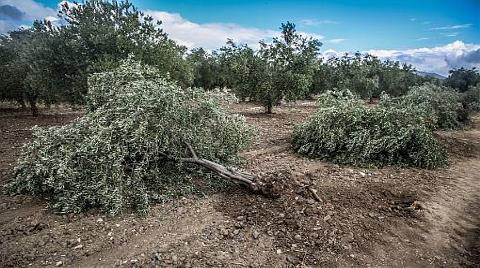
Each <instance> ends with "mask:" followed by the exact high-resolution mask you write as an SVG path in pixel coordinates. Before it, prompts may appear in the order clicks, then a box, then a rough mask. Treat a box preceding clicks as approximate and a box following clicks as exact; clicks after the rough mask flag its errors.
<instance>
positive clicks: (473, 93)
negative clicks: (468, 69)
mask: <svg viewBox="0 0 480 268" xmlns="http://www.w3.org/2000/svg"><path fill="white" fill-rule="evenodd" d="M463 104H464V106H465V108H467V109H468V110H469V111H473V112H480V84H477V85H476V86H475V87H470V89H468V90H467V91H465V93H463Z"/></svg>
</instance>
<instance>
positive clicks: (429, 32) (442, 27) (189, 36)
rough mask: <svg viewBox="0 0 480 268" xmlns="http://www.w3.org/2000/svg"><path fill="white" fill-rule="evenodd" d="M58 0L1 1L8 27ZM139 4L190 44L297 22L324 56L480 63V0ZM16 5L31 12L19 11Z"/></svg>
mask: <svg viewBox="0 0 480 268" xmlns="http://www.w3.org/2000/svg"><path fill="white" fill-rule="evenodd" d="M58 2H59V1H57V0H0V32H2V31H5V30H7V29H10V28H12V27H16V26H18V25H28V24H29V23H30V21H31V20H32V19H33V18H42V17H47V16H52V15H53V16H54V13H55V9H56V8H57V5H58ZM80 2H81V1H80ZM132 2H133V3H134V4H135V5H136V6H137V7H139V8H140V9H141V10H144V11H145V12H147V13H149V14H151V15H152V16H153V17H155V18H157V19H160V20H162V21H163V22H164V28H165V30H166V31H167V32H168V33H169V34H170V36H171V38H173V39H175V40H176V41H178V42H179V43H182V44H184V45H186V46H187V47H197V46H202V47H206V48H208V49H211V50H212V49H215V48H218V47H220V46H222V45H223V44H224V42H225V41H226V38H233V39H234V40H236V41H238V42H243V43H248V44H250V45H252V46H255V44H256V43H257V41H258V40H259V39H267V40H268V39H269V38H270V37H271V36H273V35H275V34H276V33H275V32H276V31H277V30H278V27H279V25H280V23H281V22H285V21H287V20H289V21H292V22H294V23H295V24H296V25H297V29H298V30H299V31H301V32H302V33H304V34H307V35H310V36H313V37H315V38H318V39H320V41H322V42H323V43H324V45H323V47H322V51H323V52H324V54H331V55H336V54H341V53H343V52H351V51H362V52H369V53H372V54H375V55H377V56H380V57H382V58H391V59H397V60H402V61H404V62H407V63H411V64H413V65H415V66H416V67H417V68H418V69H421V70H424V71H432V72H437V73H440V74H446V72H447V71H448V69H449V68H458V67H460V66H466V67H473V66H479V67H480V15H479V14H480V1H479V0H456V1H453V0H443V1H442V0H370V1H366V0H364V1H362V0H356V1H355V0H336V1H306V0H297V1H285V0H276V1H270V0H263V1H238V0H235V1H229V0H223V1H221V0H204V1H198V0H197V1H195V0H186V1H154V0H142V1H140V0H133V1H132ZM5 6H8V7H7V8H5ZM11 6H13V7H15V8H18V10H20V11H21V12H22V13H21V14H24V16H20V15H19V14H17V13H12V9H11V8H10V7H11ZM29 8H30V9H29ZM12 14H13V15H12Z"/></svg>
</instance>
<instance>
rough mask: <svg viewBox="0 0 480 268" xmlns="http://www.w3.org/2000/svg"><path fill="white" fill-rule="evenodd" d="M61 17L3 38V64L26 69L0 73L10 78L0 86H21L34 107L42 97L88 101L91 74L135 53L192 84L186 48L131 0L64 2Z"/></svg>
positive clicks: (48, 100)
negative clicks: (17, 71) (54, 22)
mask: <svg viewBox="0 0 480 268" xmlns="http://www.w3.org/2000/svg"><path fill="white" fill-rule="evenodd" d="M58 15H59V21H60V22H61V23H60V24H59V25H57V26H55V25H52V23H51V22H50V21H36V22H34V24H33V27H32V28H31V29H27V30H22V31H13V32H10V33H9V34H8V35H7V36H5V37H3V38H2V39H1V40H0V47H1V48H2V49H1V51H0V53H1V55H0V56H1V57H6V58H7V60H5V61H2V63H0V66H1V67H0V68H5V69H9V68H10V67H12V66H14V67H17V68H16V69H19V70H25V71H20V73H19V75H16V74H14V73H13V71H11V72H4V73H2V75H1V77H0V78H2V81H7V82H8V83H7V82H5V83H2V84H5V85H6V84H8V85H12V84H13V83H12V82H11V81H16V82H15V83H17V84H22V85H23V86H22V87H17V88H19V89H20V90H21V91H23V92H22V94H20V95H22V96H23V98H27V99H28V101H29V102H30V103H31V104H32V105H35V104H36V102H37V101H40V100H41V101H44V102H46V103H47V104H49V103H54V102H69V103H73V104H83V103H85V96H86V94H87V89H88V87H87V78H88V76H89V75H90V74H92V73H95V72H100V71H103V70H109V69H113V68H115V67H118V64H119V62H120V61H121V60H122V59H126V58H127V57H129V56H131V55H133V57H134V58H135V59H137V60H139V61H141V62H143V63H146V64H150V65H152V66H155V67H156V68H157V69H159V70H160V72H162V73H164V76H165V77H166V78H167V79H170V80H173V81H176V82H177V83H178V84H179V85H181V86H188V85H190V84H191V82H192V79H193V74H192V71H191V67H190V65H189V63H188V62H187V61H186V60H185V59H184V55H185V52H186V48H185V47H182V46H179V45H177V44H176V43H175V42H174V41H172V40H171V39H169V38H168V36H167V34H166V33H164V32H163V30H162V29H161V23H160V22H157V21H154V20H153V18H152V17H150V16H147V15H145V14H144V13H142V12H140V11H138V10H137V9H136V8H135V7H134V6H133V5H132V4H131V3H130V2H128V1H116V0H112V1H104V0H88V1H85V2H84V3H83V4H69V2H64V3H63V4H62V5H61V11H59V14H58ZM12 70H13V69H12ZM4 92H11V93H12V94H9V97H8V98H9V99H19V97H18V95H19V94H16V93H15V92H13V91H12V90H8V91H6V90H5V91H4ZM17 93H18V92H17ZM5 95H6V93H5ZM2 98H6V97H2ZM34 113H35V112H34Z"/></svg>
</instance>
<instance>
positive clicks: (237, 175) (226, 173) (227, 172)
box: [160, 143, 261, 192]
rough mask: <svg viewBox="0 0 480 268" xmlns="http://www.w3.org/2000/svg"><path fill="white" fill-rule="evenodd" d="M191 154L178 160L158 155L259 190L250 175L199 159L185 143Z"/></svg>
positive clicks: (257, 184) (255, 190) (163, 154)
mask: <svg viewBox="0 0 480 268" xmlns="http://www.w3.org/2000/svg"><path fill="white" fill-rule="evenodd" d="M185 144H186V145H187V147H188V149H189V151H190V153H191V154H192V157H180V158H175V157H172V156H170V155H168V154H165V153H160V155H162V156H163V157H165V158H166V159H168V160H170V161H178V162H185V163H191V164H195V165H198V166H201V167H203V168H206V169H208V170H210V171H212V172H213V173H215V174H217V175H219V176H220V177H222V178H223V179H226V180H229V181H233V182H235V183H238V184H241V185H244V186H246V187H248V188H250V189H251V190H252V191H254V192H257V191H259V190H261V189H260V188H261V187H260V185H259V183H258V182H257V181H256V177H255V176H253V175H250V174H246V173H244V172H241V171H238V170H235V169H232V168H229V167H225V166H222V165H220V164H218V163H215V162H213V161H210V160H208V159H204V158H199V157H198V155H197V153H196V152H195V150H194V149H193V147H192V146H191V145H190V144H189V143H185Z"/></svg>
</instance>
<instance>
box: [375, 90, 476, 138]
mask: <svg viewBox="0 0 480 268" xmlns="http://www.w3.org/2000/svg"><path fill="white" fill-rule="evenodd" d="M382 97H383V98H382V100H381V102H380V105H382V106H384V107H386V108H397V109H407V110H410V111H412V112H415V113H417V114H418V115H419V116H420V117H422V118H423V119H424V121H425V123H427V125H428V126H429V127H430V128H432V129H459V128H462V127H463V126H465V125H466V124H467V123H468V121H469V117H468V111H467V110H466V109H465V108H464V107H463V105H462V95H461V94H460V93H458V92H456V91H455V90H453V89H451V88H448V87H444V86H440V85H435V84H432V83H425V84H423V85H421V86H415V87H412V88H411V89H410V91H409V92H408V93H407V94H406V95H404V96H401V97H398V98H388V97H387V98H385V96H382Z"/></svg>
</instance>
